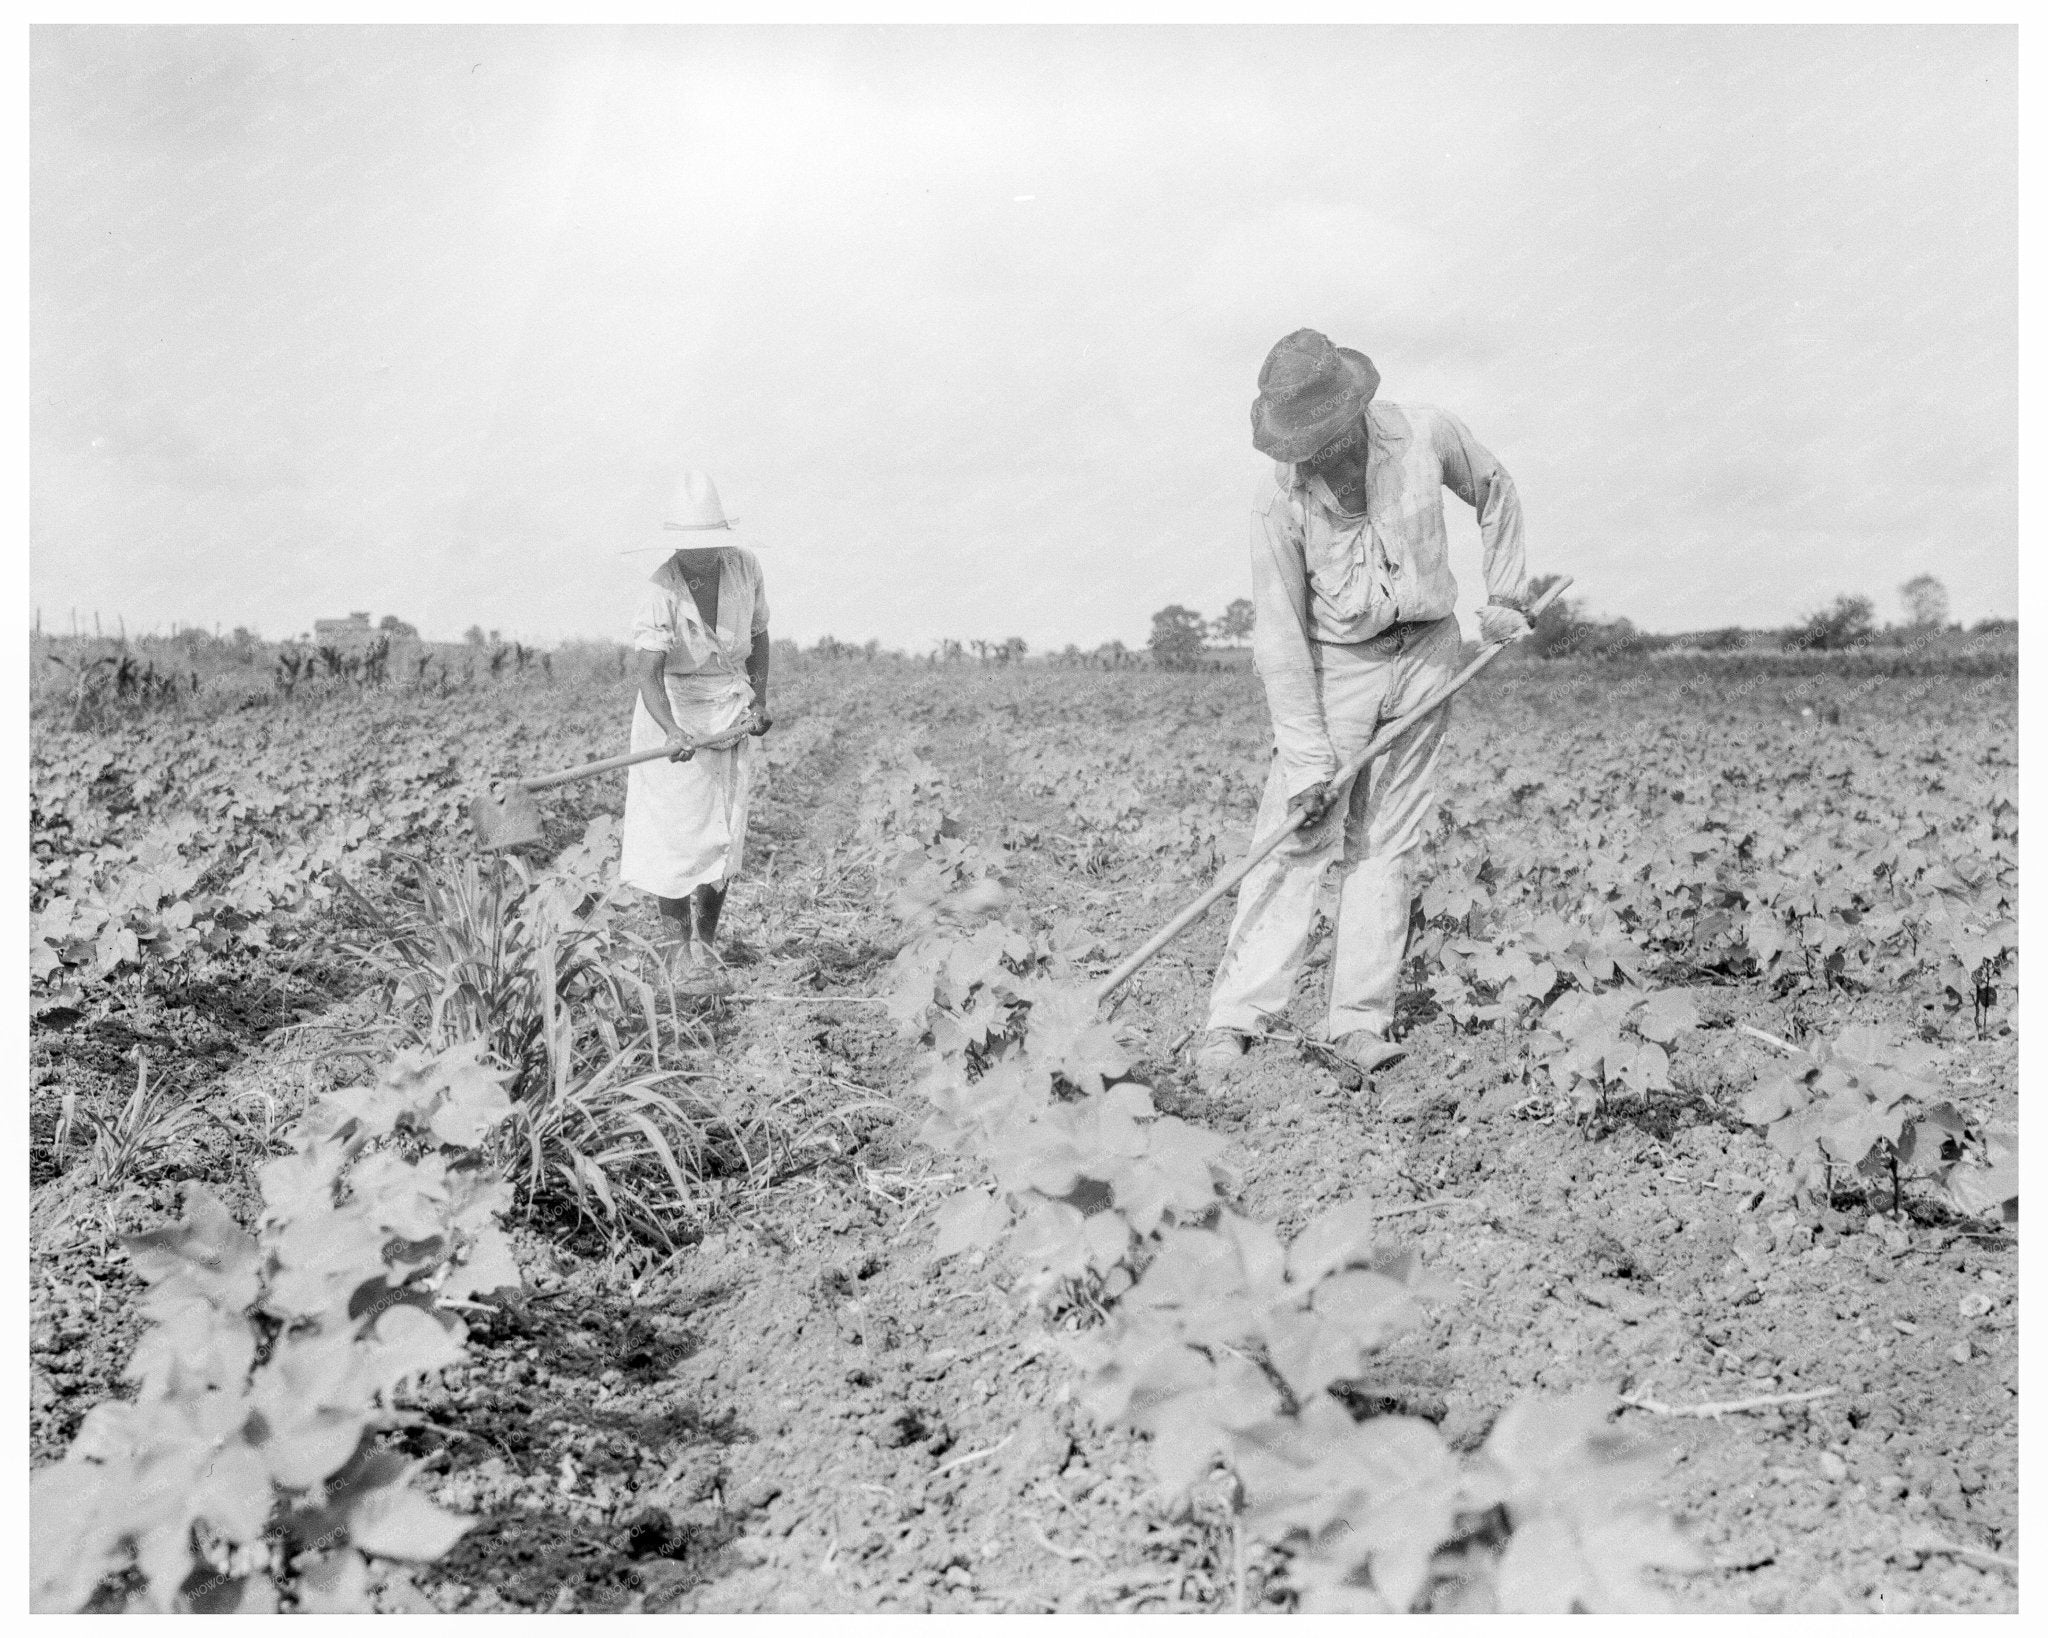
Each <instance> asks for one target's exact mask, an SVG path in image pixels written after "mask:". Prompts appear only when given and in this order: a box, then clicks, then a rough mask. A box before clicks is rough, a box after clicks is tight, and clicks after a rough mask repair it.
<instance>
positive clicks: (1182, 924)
mask: <svg viewBox="0 0 2048 1638" xmlns="http://www.w3.org/2000/svg"><path fill="white" fill-rule="evenodd" d="M1571 583H1572V581H1571V576H1570V575H1564V576H1562V577H1560V578H1559V579H1558V580H1557V581H1556V582H1555V583H1554V584H1553V585H1551V586H1549V587H1547V588H1545V590H1544V593H1543V595H1542V596H1541V597H1539V598H1537V599H1536V601H1535V602H1534V603H1532V604H1530V605H1529V621H1530V623H1531V624H1532V625H1533V624H1534V623H1535V620H1536V616H1537V615H1539V614H1541V613H1542V612H1543V611H1544V610H1545V609H1547V608H1549V607H1550V605H1551V604H1552V603H1554V602H1556V601H1557V600H1558V598H1560V597H1562V596H1563V595H1564V591H1565V588H1566V587H1567V586H1569V585H1570V584H1571ZM1507 646H1508V645H1507V644H1506V643H1489V644H1488V645H1487V646H1486V647H1485V648H1482V649H1481V650H1480V651H1479V652H1478V653H1477V654H1476V655H1474V656H1473V658H1472V660H1471V661H1470V662H1469V663H1468V664H1467V665H1466V667H1465V669H1464V670H1463V671H1460V672H1459V673H1458V674H1457V675H1456V676H1455V677H1453V678H1452V679H1451V680H1450V681H1449V682H1447V683H1445V684H1444V685H1443V687H1441V688H1439V689H1438V690H1437V691H1436V692H1435V693H1434V694H1432V695H1431V696H1430V697H1429V698H1428V699H1426V700H1424V701H1423V702H1422V703H1421V704H1420V705H1418V706H1416V707H1415V709H1414V710H1412V711H1409V712H1407V713H1405V714H1404V715H1402V716H1398V717H1396V718H1394V720H1393V721H1391V722H1389V723H1388V724H1387V725H1386V726H1385V727H1384V728H1382V729H1380V731H1379V732H1378V733H1376V734H1374V735H1373V736H1372V741H1371V743H1370V744H1368V745H1367V746H1366V748H1365V749H1364V750H1362V751H1360V752H1359V753H1358V755H1356V756H1354V757H1353V758H1352V759H1351V760H1350V761H1349V762H1347V763H1345V764H1344V766H1343V767H1341V768H1339V769H1338V770H1337V771H1336V773H1335V774H1333V775H1332V776H1331V778H1330V783H1331V784H1332V785H1333V786H1342V785H1344V784H1346V783H1347V782H1348V781H1350V780H1352V779H1355V778H1357V777H1358V775H1359V774H1360V772H1362V771H1363V770H1364V768H1365V766H1366V764H1367V763H1369V762H1371V761H1372V759H1373V758H1374V757H1376V756H1381V755H1384V754H1385V752H1386V749H1387V747H1388V746H1390V745H1392V744H1393V743H1394V741H1395V740H1397V739H1399V738H1400V737H1401V734H1402V733H1403V732H1404V731H1405V730H1406V729H1408V728H1411V727H1413V726H1414V725H1415V724H1416V723H1417V722H1419V721H1421V720H1422V719H1423V718H1424V717H1426V716H1427V715H1429V713H1430V712H1432V711H1434V710H1435V709H1436V708H1437V707H1438V706H1439V705H1441V704H1443V702H1444V701H1445V700H1447V699H1449V698H1450V697H1451V696H1452V695H1453V694H1455V693H1457V691H1458V690H1459V689H1461V688H1463V687H1464V686H1465V685H1466V684H1467V683H1468V682H1470V681H1471V680H1472V679H1473V678H1474V677H1476V676H1478V675H1479V673H1480V672H1481V671H1483V670H1484V669H1485V668H1486V667H1487V666H1488V665H1489V664H1490V663H1492V661H1493V659H1494V657H1495V656H1496V655H1497V654H1499V653H1500V651H1501V650H1502V649H1504V648H1506V647H1507ZM1302 819H1303V816H1302V815H1301V814H1299V813H1296V814H1291V815H1289V816H1288V818H1287V819H1286V820H1285V821H1284V822H1283V823H1282V824H1281V825H1280V826H1279V828H1278V829H1276V830H1273V831H1271V832H1269V833H1268V834H1267V835H1264V836H1261V837H1260V838H1259V839H1258V840H1257V841H1256V842H1254V843H1252V845H1251V848H1250V850H1249V851H1247V852H1246V854H1245V856H1244V857H1243V858H1242V859H1240V860H1238V861H1237V863H1236V864H1234V865H1232V866H1231V867H1230V868H1229V869H1228V870H1226V871H1224V873H1223V874H1222V875H1221V876H1219V877H1217V878H1216V881H1215V883H1214V885H1212V886H1211V887H1210V889H1209V891H1208V892H1206V893H1204V894H1203V895H1202V896H1201V897H1200V898H1199V899H1196V900H1195V902H1194V903H1193V904H1190V905H1189V906H1188V907H1187V908H1186V909H1185V910H1183V911H1181V913H1180V914H1179V915H1177V916H1175V917H1174V918H1173V920H1171V921H1169V922H1168V923H1167V924H1166V925H1165V926H1164V927H1162V928H1160V929H1159V931H1158V932H1156V933H1154V934H1153V935H1152V936H1151V937H1150V938H1148V939H1147V940H1146V941H1145V942H1144V944H1142V945H1141V946H1140V947H1139V949H1138V951H1137V953H1136V954H1135V955H1133V956H1131V957H1130V958H1129V959H1128V960H1126V961H1125V962H1124V964H1123V965H1122V966H1121V967H1119V968H1117V970H1116V971H1115V972H1113V973H1111V974H1110V975H1109V976H1108V977H1107V978H1105V979H1104V980H1103V981H1102V982H1101V983H1100V984H1099V985H1097V986H1096V989H1095V999H1096V1000H1097V1001H1098V1002H1101V1001H1107V1000H1108V999H1109V998H1110V997H1111V996H1112V995H1114V994H1116V992H1117V991H1118V990H1120V989H1122V988H1123V987H1124V985H1125V984H1127V983H1128V982H1130V978H1131V975H1132V974H1133V973H1135V972H1136V971H1137V970H1138V969H1139V968H1140V967H1142V966H1144V965H1145V963H1146V962H1148V961H1150V960H1151V959H1152V958H1153V957H1154V956H1156V955H1157V954H1158V953H1159V952H1160V951H1161V950H1163V949H1165V948H1166V946H1167V945H1168V944H1170V943H1172V941H1173V940H1174V939H1176V938H1178V937H1179V936H1180V935H1181V934H1182V933H1183V932H1185V931H1186V930H1187V929H1188V928H1190V927H1192V926H1193V925H1194V924H1195V923H1196V922H1198V921H1200V920H1201V919H1202V917H1203V915H1204V914H1205V913H1207V911H1208V909H1209V906H1210V905H1212V904H1214V903H1215V902H1216V901H1217V900H1218V899H1220V898H1222V897H1223V895H1224V894H1226V893H1228V892H1229V891H1230V890H1231V889H1232V888H1233V887H1235V886H1236V885H1237V884H1238V883H1239V882H1241V881H1243V880H1244V879H1245V877H1246V876H1248V875H1250V874H1251V871H1252V866H1254V865H1255V864H1257V863H1258V862H1259V861H1260V860H1261V859H1263V858H1264V857H1265V856H1266V855H1267V854H1269V853H1271V852H1272V851H1273V849H1275V848H1276V847H1278V846H1279V845H1280V844H1281V843H1282V842H1284V841H1286V840H1287V838H1288V837H1290V836H1292V835H1293V834H1294V833H1295V832H1296V831H1297V830H1299V829H1301V826H1302Z"/></svg>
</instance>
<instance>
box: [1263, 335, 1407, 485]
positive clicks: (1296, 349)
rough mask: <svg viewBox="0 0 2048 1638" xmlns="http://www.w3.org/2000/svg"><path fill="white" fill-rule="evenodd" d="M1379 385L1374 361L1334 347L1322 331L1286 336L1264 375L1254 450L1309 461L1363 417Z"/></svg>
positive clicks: (1277, 345)
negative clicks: (1361, 415)
mask: <svg viewBox="0 0 2048 1638" xmlns="http://www.w3.org/2000/svg"><path fill="white" fill-rule="evenodd" d="M1379 385H1380V372H1379V371H1378V370H1376V369H1374V368H1373V367H1372V360H1371V359H1369V358H1367V357H1366V356H1365V354H1363V353H1355V352H1353V351H1352V350H1351V349H1350V348H1349V347H1336V346H1332V345H1331V342H1330V338H1329V337H1328V336H1326V335H1324V334H1323V333H1322V332H1321V331H1320V330H1296V331H1295V332H1294V333H1293V334H1292V335H1288V336H1282V337H1281V338H1280V339H1279V340H1278V341H1277V342H1275V343H1274V344H1273V350H1272V351H1271V352H1270V353H1268V354H1267V355H1266V362H1265V365H1264V367H1263V368H1261V369H1260V371H1259V396H1258V397H1257V398H1255V399H1253V400H1252V445H1253V447H1254V448H1256V449H1257V450H1258V451H1259V453H1260V454H1262V455H1269V456H1271V457H1272V458H1273V459H1274V460H1276V461H1305V460H1307V459H1308V458H1309V457H1310V456H1311V455H1313V454H1315V452H1316V451H1317V450H1319V449H1321V448H1322V447H1323V445H1325V444H1327V443H1328V442H1329V441H1330V440H1331V439H1332V438H1334V437H1336V436H1337V434H1339V433H1340V432H1342V431H1343V430H1344V429H1345V428H1346V427H1347V426H1349V425H1350V424H1351V423H1352V422H1353V421H1354V420H1356V419H1357V418H1358V414H1359V412H1360V411H1361V410H1363V409H1364V408H1365V406H1366V405H1367V404H1369V403H1371V402H1372V395H1373V394H1374V393H1375V392H1377V391H1379Z"/></svg>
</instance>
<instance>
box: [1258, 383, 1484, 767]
mask: <svg viewBox="0 0 2048 1638" xmlns="http://www.w3.org/2000/svg"><path fill="white" fill-rule="evenodd" d="M1366 415H1367V417H1368V419H1369V421H1370V423H1371V429H1372V439H1371V450H1370V454H1369V455H1368V457H1367V463H1366V510H1365V513H1364V514H1363V515H1355V514H1350V513H1346V512H1344V511H1343V510H1342V509H1341V508H1340V507H1339V506H1338V504H1337V499H1336V497H1335V496H1334V495H1333V494H1331V492H1330V489H1329V486H1328V485H1327V484H1325V483H1324V482H1323V480H1322V479H1321V478H1309V477H1305V476H1303V475H1302V474H1301V472H1300V470H1299V469H1298V468H1296V467H1294V466H1291V465H1289V464H1287V463H1285V462H1281V463H1278V464H1277V465H1276V467H1275V469H1274V478H1273V479H1272V481H1271V482H1269V483H1267V484H1263V485H1261V487H1260V492H1259V496H1258V499H1257V500H1256V501H1255V502H1254V509H1253V514H1252V602H1253V605H1254V606H1255V607H1256V609H1257V611H1258V618H1257V624H1256V625H1255V627H1254V628H1253V633H1252V662H1253V664H1254V665H1255V666H1256V667H1257V669H1258V672H1259V675H1260V676H1261V677H1262V678H1263V679H1264V680H1265V685H1266V702H1267V705H1268V706H1269V707H1270V709H1271V711H1272V713H1273V729H1274V734H1275V737H1276V739H1277V742H1278V744H1279V748H1280V755H1281V758H1282V760H1283V762H1284V763H1285V765H1286V771H1287V791H1288V794H1289V795H1290V796H1292V795H1294V794H1295V793H1296V792H1299V791H1304V790H1307V789H1308V788H1309V786H1311V785H1314V784H1317V783H1319V782H1320V781H1322V780H1325V779H1328V778H1330V777H1332V776H1333V775H1334V774H1335V773H1336V771H1337V756H1336V753H1335V752H1334V751H1333V750H1331V748H1330V739H1329V735H1328V733H1327V732H1326V731H1325V729H1324V725H1323V708H1322V699H1321V694H1320V691H1319V689H1318V688H1317V686H1316V652H1315V645H1317V644H1319V643H1363V642H1366V641H1368V640H1370V639H1371V638H1373V637H1376V636H1378V635H1379V634H1380V633H1381V632H1383V631H1385V630H1386V629H1387V628H1388V627H1389V626H1392V625H1395V624H1397V623H1400V622H1405V621H1413V620H1441V619H1442V618H1444V616H1446V615H1448V614H1452V613H1455V612H1456V609H1457V601H1458V583H1457V581H1456V580H1454V579H1453V578H1452V576H1451V566H1450V552H1449V537H1448V536H1447V534H1446V533H1445V529H1444V504H1443V492H1444V491H1445V490H1446V489H1449V490H1450V491H1451V492H1452V493H1453V494H1455V495H1456V496H1457V497H1458V498H1459V499H1460V500H1462V501H1464V502H1465V503H1466V504H1467V505H1468V506H1470V507H1471V508H1472V509H1473V510H1474V511H1475V512H1477V513H1478V514H1479V535H1480V540H1481V543H1482V545H1483V547H1484V549H1485V575H1486V589H1487V591H1488V593H1489V594H1490V595H1494V596H1504V597H1514V596H1519V595H1520V593H1521V589H1522V574H1523V553H1522V503H1521V501H1520V500H1519V499H1518V498H1517V496H1516V494H1515V485H1514V480H1513V479H1511V478H1510V477H1509V476H1508V475H1507V473H1506V471H1505V470H1503V468H1502V467H1501V464H1500V462H1498V461H1496V460H1495V459H1494V458H1493V456H1492V455H1491V454H1489V453H1488V452H1487V450H1486V449H1485V448H1483V447H1482V446H1481V445H1480V444H1479V442H1478V441H1477V440H1476V439H1474V438H1473V436H1472V434H1471V433H1469V432H1467V431H1466V430H1465V425H1464V423H1463V422H1462V421H1460V420H1459V419H1458V418H1457V417H1456V416H1454V415H1449V414H1446V413H1445V412H1444V411H1442V410H1439V409H1432V408H1430V407H1429V406H1427V405H1424V404H1413V405H1408V406H1405V407H1404V406H1402V405H1400V404H1386V403H1379V402H1374V403H1372V404H1370V405H1368V406H1367V409H1366Z"/></svg>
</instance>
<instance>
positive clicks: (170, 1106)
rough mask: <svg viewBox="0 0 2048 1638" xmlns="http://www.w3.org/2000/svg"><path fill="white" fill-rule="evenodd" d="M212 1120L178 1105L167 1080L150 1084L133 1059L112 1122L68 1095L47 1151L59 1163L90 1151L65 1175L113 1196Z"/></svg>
mask: <svg viewBox="0 0 2048 1638" xmlns="http://www.w3.org/2000/svg"><path fill="white" fill-rule="evenodd" d="M212 1118H213V1117H212V1116H211V1115H209V1114H208V1113H207V1111H206V1110H205V1109H204V1108H202V1107H201V1106H200V1105H198V1104H195V1103H184V1102H181V1101H179V1099H178V1096H177V1092H176V1089H175V1088H174V1087H173V1086H172V1085H171V1082H170V1079H169V1077H168V1076H163V1075H159V1076H158V1077H157V1078H156V1081H155V1082H154V1083H153V1084H152V1083H151V1081H150V1078H149V1060H148V1058H147V1056H145V1055H144V1054H143V1053H142V1052H141V1051H139V1050H138V1051H137V1052H136V1054H135V1089H134V1090H133V1091H132V1092H130V1093H129V1094H128V1099H127V1101H126V1102H125V1103H124V1104H122V1106H121V1108H120V1110H119V1111H118V1112H116V1113H115V1115H114V1116H113V1117H112V1119H108V1118H107V1117H105V1116H103V1115H100V1114H98V1113H96V1112H95V1111H93V1110H91V1109H88V1108H86V1107H85V1106H84V1105H83V1104H81V1103H80V1102H79V1101H78V1094H77V1092H76V1091H67V1092H66V1093H65V1094H64V1101H63V1104H62V1106H61V1108H60V1110H59V1113H58V1116H57V1130H56V1132H55V1134H54V1136H53V1138H52V1145H53V1147H54V1148H55V1149H56V1151H57V1154H58V1156H59V1158H60V1162H61V1160H62V1159H63V1157H66V1156H68V1155H69V1153H70V1152H71V1150H72V1149H74V1148H77V1147H79V1146H81V1145H90V1147H89V1148H88V1149H87V1151H86V1154H85V1156H84V1158H83V1159H82V1160H81V1161H79V1162H78V1163H77V1164H75V1165H72V1166H69V1167H68V1168H67V1171H68V1172H69V1174H70V1175H71V1176H73V1177H74V1178H76V1179H77V1180H78V1182H79V1183H81V1184H83V1185H85V1186H86V1187H89V1188H90V1189H92V1190H94V1191H95V1192H99V1193H104V1194H113V1193H116V1192H118V1191H119V1190H121V1189H122V1188H124V1187H126V1186H127V1185H128V1184H129V1183H131V1182H134V1181H137V1180H138V1179H140V1178H142V1177H144V1176H146V1175H148V1173H149V1172H151V1171H152V1170H154V1169H155V1168H156V1166H158V1165H159V1164H160V1163H161V1161H162V1158H163V1155H164V1151H165V1150H167V1149H169V1148H171V1147H172V1146H173V1145H174V1144H178V1143H182V1142H186V1141H188V1140H190V1139H191V1138H192V1137H194V1136H195V1135H196V1134H197V1132H198V1131H199V1129H200V1128H201V1127H203V1126H204V1125H205V1124H206V1123H207V1121H209V1120H210V1119H212Z"/></svg>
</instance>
